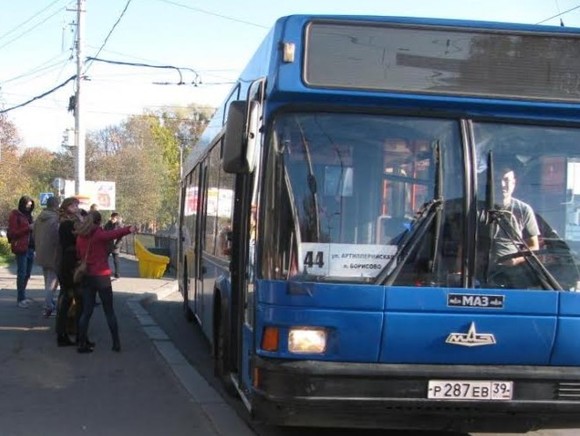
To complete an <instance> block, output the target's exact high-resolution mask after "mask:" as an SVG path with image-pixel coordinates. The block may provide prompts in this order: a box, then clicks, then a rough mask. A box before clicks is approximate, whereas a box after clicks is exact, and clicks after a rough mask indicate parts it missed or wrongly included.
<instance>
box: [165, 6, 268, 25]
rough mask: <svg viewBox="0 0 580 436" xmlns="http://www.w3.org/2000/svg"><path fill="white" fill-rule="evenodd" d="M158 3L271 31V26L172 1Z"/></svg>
mask: <svg viewBox="0 0 580 436" xmlns="http://www.w3.org/2000/svg"><path fill="white" fill-rule="evenodd" d="M158 1H160V2H163V3H167V4H170V5H174V6H177V7H180V8H184V9H189V10H191V11H195V12H201V13H202V14H206V15H212V16H214V17H218V18H223V19H225V20H229V21H234V22H236V23H241V24H247V25H249V26H255V27H260V28H261V29H269V26H263V25H261V24H257V23H252V22H251V21H245V20H240V19H239V18H234V17H230V16H228V15H222V14H218V13H216V12H211V11H208V10H205V9H201V8H196V7H193V6H189V5H184V4H181V3H177V2H174V1H171V0H158Z"/></svg>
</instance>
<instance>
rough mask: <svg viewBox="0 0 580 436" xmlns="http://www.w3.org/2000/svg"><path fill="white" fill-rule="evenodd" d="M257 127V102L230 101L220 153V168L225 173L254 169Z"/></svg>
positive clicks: (245, 171)
mask: <svg viewBox="0 0 580 436" xmlns="http://www.w3.org/2000/svg"><path fill="white" fill-rule="evenodd" d="M248 106H249V112H248ZM246 121H247V123H246ZM258 129H259V104H258V102H256V101H251V102H250V103H249V105H248V103H247V102H245V101H233V102H231V103H230V107H229V109H228V119H227V122H226V132H225V139H224V149H223V154H222V168H223V170H224V171H225V172H226V173H234V174H237V173H249V172H252V171H253V170H254V166H255V163H256V159H255V155H256V145H257V142H258Z"/></svg>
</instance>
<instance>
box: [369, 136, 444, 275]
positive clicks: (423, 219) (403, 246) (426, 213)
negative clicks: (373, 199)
mask: <svg viewBox="0 0 580 436" xmlns="http://www.w3.org/2000/svg"><path fill="white" fill-rule="evenodd" d="M433 160H434V161H435V186H434V191H435V192H434V194H435V195H434V196H435V198H433V200H431V201H429V202H427V203H425V204H424V205H423V206H422V207H421V209H420V210H419V212H418V213H417V216H416V217H415V220H414V221H413V222H412V223H411V228H410V230H408V231H407V233H405V235H404V236H403V240H402V241H401V242H400V243H399V246H398V247H397V252H396V253H395V254H394V255H393V257H392V258H391V259H390V260H389V262H388V263H387V264H386V265H385V266H384V268H383V269H382V270H381V272H380V273H379V274H378V275H377V278H376V280H375V284H377V285H386V286H390V285H392V284H393V283H394V282H395V280H396V279H397V277H398V276H399V274H400V272H401V270H402V269H403V266H404V265H405V263H406V262H407V260H408V259H409V256H411V254H412V253H413V251H414V250H415V248H416V247H417V244H418V243H419V241H420V240H421V239H422V238H423V236H424V235H425V233H426V232H427V230H428V229H429V227H430V226H431V223H432V222H433V220H435V218H437V219H436V220H435V225H436V226H437V229H436V230H435V235H434V237H433V250H432V258H431V265H430V269H434V268H435V257H436V256H437V250H438V246H439V238H440V229H439V227H440V226H441V212H442V209H443V185H442V183H443V167H442V164H441V148H440V145H439V141H437V142H436V143H435V144H434V146H433Z"/></svg>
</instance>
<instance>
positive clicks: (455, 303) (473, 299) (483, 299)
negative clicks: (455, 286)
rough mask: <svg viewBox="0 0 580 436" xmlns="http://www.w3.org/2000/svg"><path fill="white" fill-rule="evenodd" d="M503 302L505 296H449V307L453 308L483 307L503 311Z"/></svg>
mask: <svg viewBox="0 0 580 436" xmlns="http://www.w3.org/2000/svg"><path fill="white" fill-rule="evenodd" d="M503 302H504V296H503V295H472V294H449V295H447V305H448V306H452V307H483V308H489V309H502V308H503Z"/></svg>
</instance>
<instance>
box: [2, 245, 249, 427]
mask: <svg viewBox="0 0 580 436" xmlns="http://www.w3.org/2000/svg"><path fill="white" fill-rule="evenodd" d="M120 270H121V278H120V279H118V280H115V281H114V282H113V290H114V295H115V297H114V298H115V311H116V313H117V318H118V321H119V328H120V336H121V344H122V352H121V353H114V352H113V351H111V339H110V335H109V332H108V328H107V325H106V321H105V317H104V315H103V312H102V310H99V308H98V307H97V309H96V310H95V313H94V314H93V318H92V319H91V325H90V335H91V340H93V341H95V342H96V344H97V345H96V348H95V351H94V352H93V353H91V354H82V355H81V354H78V353H77V352H76V348H75V347H60V348H59V347H57V346H56V335H55V332H54V317H51V318H45V317H43V316H42V307H43V301H44V291H43V279H42V273H41V270H40V268H38V267H35V268H34V269H33V275H32V277H31V279H30V282H29V285H28V291H27V296H28V297H29V298H33V299H34V303H32V304H31V305H30V307H29V308H27V309H22V308H18V307H17V305H16V290H15V287H16V277H15V273H16V271H15V265H10V266H9V267H0V362H1V366H0V392H2V395H0V411H1V412H0V415H1V416H2V420H1V430H0V433H1V434H2V435H3V436H4V435H8V436H12V435H15V436H16V435H23V436H28V435H41V434H42V435H59V436H68V435H80V434H82V435H99V436H100V435H103V436H104V435H107V436H115V435H123V436H126V435H128V434H139V435H142V436H149V435H151V436H157V435H162V434H167V435H192V434H195V435H196V436H205V435H208V436H209V435H212V436H213V435H222V436H224V435H225V436H229V435H248V436H249V435H252V434H253V432H251V431H250V430H249V429H248V427H247V426H246V424H245V423H244V422H243V421H242V420H241V419H240V418H239V417H238V416H237V415H236V414H235V412H234V411H233V410H232V409H230V408H229V407H228V406H227V405H226V403H225V402H224V401H223V399H222V398H221V397H220V396H219V394H218V393H217V392H216V391H215V390H214V389H213V388H212V387H211V386H210V385H209V384H208V383H207V382H206V381H205V380H204V379H203V378H202V377H201V376H200V375H199V374H198V373H197V371H196V370H195V369H194V368H192V367H191V366H190V365H189V363H188V362H187V361H186V359H185V358H184V357H183V356H182V354H181V353H180V352H179V351H178V350H177V348H175V346H174V345H173V343H172V342H171V341H170V340H169V338H168V337H167V335H166V334H165V333H164V332H163V331H162V330H161V329H160V328H159V327H158V326H157V325H156V323H155V321H154V320H153V319H152V318H151V317H150V316H149V314H148V313H147V311H146V310H145V309H144V308H143V306H142V305H141V301H142V300H143V299H145V298H157V299H159V300H162V299H163V298H165V296H168V295H170V294H172V293H175V290H176V282H175V280H174V279H173V278H172V277H170V276H168V275H167V276H166V277H164V278H163V279H157V280H156V279H142V278H139V277H138V265H137V262H136V261H135V259H134V258H132V257H130V256H122V259H121V267H120Z"/></svg>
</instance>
